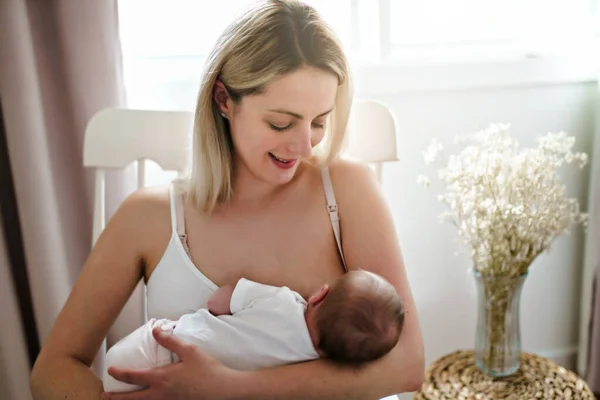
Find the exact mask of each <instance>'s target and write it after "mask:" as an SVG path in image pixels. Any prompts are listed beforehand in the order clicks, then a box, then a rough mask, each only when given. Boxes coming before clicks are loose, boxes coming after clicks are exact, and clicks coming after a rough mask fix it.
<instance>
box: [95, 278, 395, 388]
mask: <svg viewBox="0 0 600 400" xmlns="http://www.w3.org/2000/svg"><path fill="white" fill-rule="evenodd" d="M403 325H404V307H403V304H402V301H401V299H400V296H399V295H398V294H397V293H396V290H395V289H394V287H393V286H392V285H391V284H390V283H389V282H387V281H386V280H385V279H383V278H382V277H380V276H379V275H376V274H374V273H371V272H366V271H351V272H348V273H346V274H344V275H343V276H342V277H341V278H339V279H338V280H337V281H336V282H335V284H334V285H333V286H332V287H331V288H329V287H328V286H327V285H324V286H323V287H321V289H320V290H319V291H318V292H317V293H315V294H314V295H312V296H310V297H309V298H308V300H305V299H304V298H302V296H300V295H299V294H298V293H296V292H294V291H292V290H290V289H288V288H287V287H275V286H269V285H264V284H261V283H257V282H252V281H250V280H248V279H244V278H242V279H240V280H239V281H238V282H237V283H236V284H235V285H229V286H222V287H221V288H219V289H218V290H217V291H216V292H215V293H213V295H212V296H211V298H210V299H209V301H208V310H206V309H201V310H198V311H197V312H195V313H193V314H186V315H183V316H182V317H181V318H180V319H179V320H177V321H170V320H165V319H161V320H157V319H151V320H149V321H148V322H147V323H146V324H144V325H143V326H141V327H140V328H138V329H137V330H135V331H134V332H132V333H131V334H129V335H128V336H126V337H124V338H123V339H121V340H120V341H119V342H117V343H116V344H115V345H114V346H112V347H111V348H110V349H109V351H108V352H107V354H106V359H105V370H104V377H103V382H104V390H105V391H107V392H129V391H134V390H139V389H143V388H142V387H140V386H137V385H131V384H128V383H123V382H120V381H117V380H116V379H114V378H113V377H111V376H110V375H109V374H108V373H107V370H108V368H109V367H110V366H117V367H125V368H153V367H159V366H163V365H166V364H170V363H174V362H177V361H178V359H177V355H176V354H174V353H171V352H170V351H169V350H167V349H165V348H164V347H162V346H160V345H159V344H158V343H157V342H156V340H155V339H154V337H153V336H152V329H153V328H154V327H155V326H159V327H160V328H161V329H163V330H166V331H170V332H172V334H174V335H176V336H177V337H179V338H182V339H183V340H185V341H188V342H191V343H193V344H195V345H197V346H199V347H200V349H202V350H203V351H204V352H206V353H207V354H209V355H211V356H212V357H214V358H216V359H218V360H219V361H221V362H222V363H223V364H225V365H226V366H229V367H231V368H234V369H238V370H252V369H260V368H267V367H273V366H277V365H283V364H290V363H296V362H302V361H308V360H313V359H316V358H319V357H326V358H328V359H331V360H332V361H334V362H338V363H341V364H346V365H354V366H358V365H361V364H362V363H366V362H369V361H373V360H376V359H378V358H380V357H382V356H384V355H385V354H387V353H388V352H389V351H390V350H391V349H392V348H393V347H394V346H395V345H396V343H397V342H398V339H399V337H400V332H401V331H402V327H403Z"/></svg>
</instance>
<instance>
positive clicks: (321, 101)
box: [217, 67, 338, 184]
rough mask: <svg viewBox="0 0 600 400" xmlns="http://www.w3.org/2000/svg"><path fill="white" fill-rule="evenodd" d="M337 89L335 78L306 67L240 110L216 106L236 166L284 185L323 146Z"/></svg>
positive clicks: (237, 106)
mask: <svg viewBox="0 0 600 400" xmlns="http://www.w3.org/2000/svg"><path fill="white" fill-rule="evenodd" d="M337 86H338V81H337V77H336V76H335V75H334V74H332V73H329V72H326V71H323V70H319V69H315V68H310V67H304V68H301V69H299V70H297V71H295V72H292V73H289V74H287V75H284V76H282V77H280V78H278V79H276V80H274V81H273V82H271V83H270V84H269V85H267V87H266V88H265V90H264V92H263V93H261V94H259V95H254V96H247V97H244V98H243V99H242V101H241V102H240V103H239V104H232V102H231V100H228V101H226V102H220V107H221V111H223V112H225V113H226V115H227V119H228V120H229V124H230V131H231V136H232V140H233V145H234V149H235V157H236V163H237V164H238V166H239V167H242V168H247V169H248V170H249V171H250V173H252V174H253V175H254V176H256V177H257V178H259V179H261V180H263V181H265V182H269V183H273V184H281V183H286V182H288V181H289V180H290V179H291V178H292V177H293V175H294V172H295V171H296V169H297V168H298V165H299V164H300V162H301V161H302V159H303V158H308V157H309V156H310V155H311V153H312V148H313V147H314V146H316V145H317V144H319V143H320V142H321V141H322V140H323V138H324V135H325V127H326V123H327V117H328V115H329V113H330V112H331V111H332V109H333V106H334V102H335V95H336V91H337ZM217 90H218V89H217ZM217 101H218V99H217Z"/></svg>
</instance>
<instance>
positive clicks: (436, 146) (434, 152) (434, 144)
mask: <svg viewBox="0 0 600 400" xmlns="http://www.w3.org/2000/svg"><path fill="white" fill-rule="evenodd" d="M443 149H444V147H443V146H442V144H441V143H440V142H439V141H437V140H436V139H433V140H432V141H431V144H430V145H429V147H427V149H426V150H425V151H424V152H423V153H422V154H423V159H424V160H425V165H429V164H431V163H433V162H434V161H435V159H436V157H437V156H438V153H439V152H440V151H441V150H443Z"/></svg>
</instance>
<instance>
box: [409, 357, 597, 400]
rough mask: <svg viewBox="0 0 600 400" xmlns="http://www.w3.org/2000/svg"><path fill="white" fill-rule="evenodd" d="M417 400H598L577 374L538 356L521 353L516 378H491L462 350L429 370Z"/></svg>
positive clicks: (438, 361) (513, 376)
mask: <svg viewBox="0 0 600 400" xmlns="http://www.w3.org/2000/svg"><path fill="white" fill-rule="evenodd" d="M414 399H416V400H425V399H427V400H440V399H465V400H466V399H474V400H488V399H573V400H594V399H595V397H594V395H593V393H592V392H591V391H590V389H589V387H588V386H587V385H586V383H585V382H584V381H583V380H582V379H581V378H580V377H578V376H577V375H576V374H575V373H573V372H571V371H569V370H567V369H565V368H563V367H561V366H560V365H558V364H556V363H554V362H552V361H550V360H548V359H546V358H543V357H540V356H537V355H535V354H530V353H525V352H523V353H521V366H520V369H519V371H517V373H515V374H514V375H512V376H509V377H506V378H492V377H490V376H488V375H486V374H484V373H483V372H481V371H480V370H479V369H478V368H477V366H476V365H475V359H474V354H473V351H472V350H460V351H456V352H454V353H451V354H448V355H446V356H444V357H442V358H440V359H438V360H437V361H436V362H435V363H434V364H433V365H431V366H430V367H429V368H428V369H427V372H426V376H425V382H424V383H423V386H422V387H421V389H420V390H419V391H418V392H417V393H416V394H415V397H414Z"/></svg>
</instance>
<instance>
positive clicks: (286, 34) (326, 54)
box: [187, 0, 352, 211]
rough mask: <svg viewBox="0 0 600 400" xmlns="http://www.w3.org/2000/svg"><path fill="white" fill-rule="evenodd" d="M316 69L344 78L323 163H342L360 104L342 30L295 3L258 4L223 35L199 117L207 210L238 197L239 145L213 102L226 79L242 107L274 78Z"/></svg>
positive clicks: (196, 140)
mask: <svg viewBox="0 0 600 400" xmlns="http://www.w3.org/2000/svg"><path fill="white" fill-rule="evenodd" d="M303 66H310V67H314V68H318V69H321V70H324V71H328V72H331V73H333V74H334V75H336V76H337V78H338V82H339V85H338V90H337V93H336V98H335V105H334V111H333V112H332V113H331V115H330V117H329V118H330V121H329V123H328V130H327V134H326V139H325V140H324V143H323V145H322V146H324V148H323V150H322V152H323V154H322V156H321V157H320V158H318V159H317V162H318V163H320V164H321V163H329V162H330V161H331V160H332V159H334V158H335V157H337V156H338V155H339V153H340V150H341V148H342V146H343V143H344V136H345V131H346V125H347V122H348V115H349V112H350V107H351V102H352V88H351V86H352V85H351V77H350V75H349V68H348V62H347V60H346V57H345V56H344V53H343V50H342V47H341V45H340V42H339V41H338V39H337V37H336V35H335V34H334V32H333V31H332V30H331V29H330V27H329V26H328V25H327V24H326V23H325V22H324V21H323V20H322V19H321V17H320V16H319V14H318V13H317V12H316V11H315V10H314V9H313V8H312V7H310V6H308V5H306V4H304V3H302V2H300V1H295V0H268V1H261V2H257V3H256V4H254V5H253V6H252V7H251V8H249V9H248V10H246V12H244V13H243V14H241V15H240V16H239V17H238V18H237V19H236V20H235V21H234V22H233V23H232V24H231V25H230V26H229V27H228V28H227V29H226V30H225V31H224V32H223V34H222V35H221V36H220V38H219V39H218V40H217V43H216V45H215V47H214V49H213V50H212V52H211V53H210V55H209V56H208V59H207V63H206V67H205V71H204V74H203V77H202V82H201V85H200V91H199V94H198V101H197V105H196V111H195V117H194V137H193V150H192V151H193V157H192V160H193V162H192V165H191V166H190V168H191V174H190V177H189V180H188V188H187V194H188V197H189V198H190V199H191V200H192V201H193V202H194V203H195V204H196V205H197V206H199V207H201V208H202V209H204V210H206V211H211V210H212V209H214V207H215V205H216V204H218V203H222V202H226V201H228V200H230V199H231V197H232V195H233V188H232V177H233V168H234V165H233V144H232V141H231V136H230V132H229V127H228V126H227V124H226V123H225V121H224V120H223V118H222V116H221V115H220V111H219V109H218V107H217V104H216V103H215V102H214V100H213V88H214V85H215V82H216V81H217V79H220V80H221V81H222V82H223V84H224V85H225V87H226V88H227V91H228V92H229V95H230V96H231V98H232V101H233V102H234V103H238V102H239V101H240V100H241V98H242V97H244V96H250V95H254V94H260V93H261V92H262V91H263V90H264V88H265V86H266V85H268V84H269V83H270V82H271V81H273V79H275V78H277V77H279V76H282V75H284V74H287V73H290V72H293V71H295V70H297V69H298V68H301V67H303Z"/></svg>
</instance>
